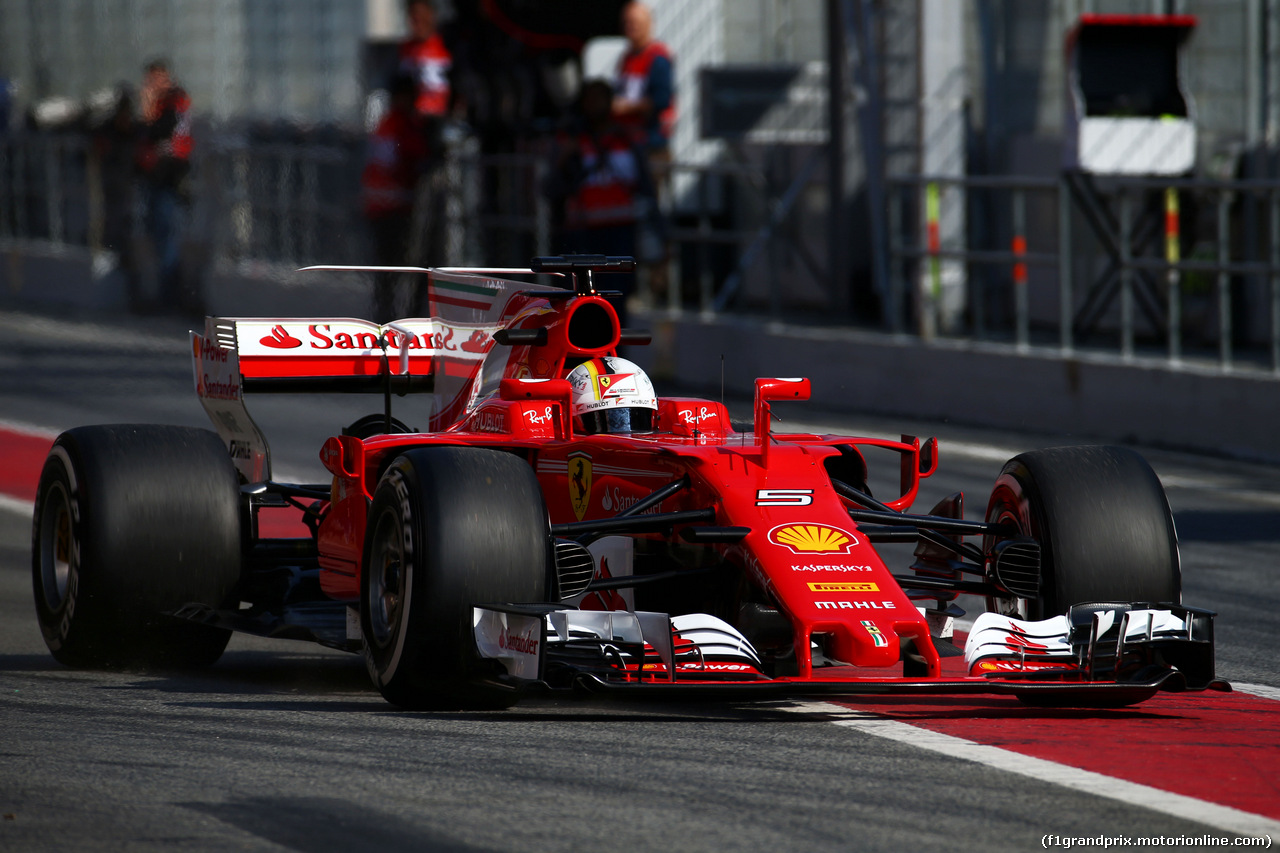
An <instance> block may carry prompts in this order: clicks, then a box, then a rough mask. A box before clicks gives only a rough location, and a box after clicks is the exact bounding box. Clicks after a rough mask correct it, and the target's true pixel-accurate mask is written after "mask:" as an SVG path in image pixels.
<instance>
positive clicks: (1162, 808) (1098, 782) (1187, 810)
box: [787, 702, 1280, 837]
mask: <svg viewBox="0 0 1280 853" xmlns="http://www.w3.org/2000/svg"><path fill="white" fill-rule="evenodd" d="M787 710H792V711H796V712H799V713H804V714H822V715H824V716H837V717H839V718H840V719H836V720H832V721H831V722H832V723H834V724H835V725H837V726H843V727H845V728H850V729H854V730H856V731H859V732H862V733H863V734H868V735H874V736H875V737H882V738H887V739H889V740H895V741H898V742H899V743H905V744H908V745H910V746H914V747H918V748H920V749H927V750H929V751H931V752H937V753H940V754H942V755H946V756H949V757H951V758H960V759H964V760H966V761H974V762H977V763H978V764H982V765H985V766H987V767H991V768H994V769H996V770H1003V771H1005V772H1007V773H1017V774H1019V775H1021V776H1028V777H1030V778H1032V779H1037V780H1039V781H1042V782H1050V783H1052V784H1054V785H1062V786H1063V787H1065V788H1071V789H1073V790H1076V791H1082V792H1084V793H1086V794H1095V795H1097V796H1100V797H1107V798H1108V799H1112V800H1117V801H1119V802H1122V803H1125V804H1127V805H1134V806H1141V807H1143V808H1146V809H1151V810H1152V811H1157V812H1161V813H1163V814H1167V815H1171V816H1173V817H1177V818H1184V819H1186V820H1193V821H1196V822H1197V823H1203V824H1205V825H1207V826H1212V827H1215V828H1217V829H1222V830H1226V831H1227V832H1235V833H1239V834H1240V835H1267V834H1270V835H1272V836H1273V837H1274V836H1276V835H1280V821H1277V820H1272V819H1271V818H1267V817H1264V816H1262V815H1256V814H1252V813H1250V812H1246V811H1241V810H1240V809H1233V808H1231V807H1230V806H1220V805H1218V804H1217V803H1210V802H1206V801H1205V800H1197V799H1196V798H1195V797H1187V796H1184V795H1182V794H1175V793H1172V792H1170V791H1162V790H1160V789H1159V788H1152V787H1150V786H1148V785H1141V784H1139V783H1137V782H1128V781H1125V780H1124V779H1116V778H1114V777H1111V776H1104V775H1102V774H1101V773H1094V772H1093V771H1091V770H1081V769H1080V768H1078V767H1071V766H1070V765H1067V764H1058V763H1057V762H1055V761H1049V760H1047V759H1044V758H1034V757H1032V756H1030V755H1023V754H1021V753H1018V752H1012V751H1010V750H1007V749H1001V748H1000V747H998V746H988V745H987V744H981V743H976V742H974V741H971V740H965V739H964V738H958V737H954V736H952V735H947V734H942V733H941V732H934V731H930V730H929V729H922V728H920V727H918V726H913V725H910V724H909V723H902V722H899V721H897V720H890V719H886V718H884V717H879V716H877V715H875V714H873V713H871V712H869V711H856V710H853V709H850V708H845V707H843V706H841V705H834V704H831V703H827V702H803V703H795V704H793V705H792V706H790V707H789V708H788V709H787Z"/></svg>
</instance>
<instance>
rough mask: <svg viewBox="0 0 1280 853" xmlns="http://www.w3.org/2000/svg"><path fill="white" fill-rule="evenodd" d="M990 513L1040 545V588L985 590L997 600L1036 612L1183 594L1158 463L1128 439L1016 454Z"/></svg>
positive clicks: (1006, 608)
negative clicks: (1000, 593)
mask: <svg viewBox="0 0 1280 853" xmlns="http://www.w3.org/2000/svg"><path fill="white" fill-rule="evenodd" d="M987 521H988V522H994V523H1002V524H1010V525H1012V526H1014V527H1016V528H1017V529H1018V531H1019V532H1020V533H1021V534H1022V535H1024V536H1030V537H1032V538H1034V539H1036V540H1037V541H1039V543H1040V548H1041V575H1040V595H1039V596H1038V597H1037V598H1036V599H1034V600H1032V599H994V600H988V607H989V608H990V609H993V610H997V611H1000V612H1004V613H1009V614H1011V615H1015V616H1021V617H1023V618H1027V619H1032V620H1038V619H1048V618H1051V617H1053V616H1058V615H1061V614H1063V613H1065V612H1066V611H1067V608H1069V607H1070V606H1071V605H1073V604H1079V603H1081V602H1086V601H1118V602H1129V601H1150V602H1174V603H1177V602H1180V601H1181V594H1182V575H1181V570H1180V568H1179V561H1178V536H1177V532H1176V531H1175V529H1174V523H1173V515H1172V513H1171V512H1170V511H1169V502H1168V500H1167V499H1166V497H1165V494H1164V488H1163V487H1162V486H1161V485H1160V480H1159V479H1158V478H1157V477H1156V474H1155V472H1154V471H1152V470H1151V466H1150V465H1149V464H1147V461H1146V460H1145V459H1143V458H1142V456H1140V455H1139V454H1137V453H1135V452H1134V451H1132V450H1129V449H1128V448H1124V447H1055V448H1049V449H1046V450H1035V451H1031V452H1029V453H1023V454H1020V455H1018V456H1015V457H1014V458H1013V459H1011V460H1009V462H1008V463H1007V464H1005V466H1004V470H1003V471H1001V473H1000V476H999V478H998V479H997V480H996V484H995V488H994V489H993V490H992V493H991V501H990V503H989V504H988V507H987ZM990 544H991V543H990V542H988V550H989V546H990Z"/></svg>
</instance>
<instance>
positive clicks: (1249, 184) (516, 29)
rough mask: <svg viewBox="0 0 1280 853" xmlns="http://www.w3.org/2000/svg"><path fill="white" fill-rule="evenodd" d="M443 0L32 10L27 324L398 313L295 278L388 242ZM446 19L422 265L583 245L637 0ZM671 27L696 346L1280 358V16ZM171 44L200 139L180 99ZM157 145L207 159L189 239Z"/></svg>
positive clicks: (664, 261)
mask: <svg viewBox="0 0 1280 853" xmlns="http://www.w3.org/2000/svg"><path fill="white" fill-rule="evenodd" d="M413 5H414V4H408V5H406V3H404V2H403V0H365V2H358V0H309V1H308V2H284V0H40V1H39V2H37V1H36V0H0V251H2V252H3V253H4V255H5V258H6V259H7V262H6V263H4V264H0V300H3V301H0V305H8V306H30V305H43V306H52V307H69V306H79V307H81V308H85V309H88V310H94V311H96V310H119V311H133V312H140V313H147V312H178V313H183V312H185V313H189V314H192V315H196V314H199V313H201V312H204V311H211V312H216V313H222V314H241V315H243V314H258V313H280V312H282V311H287V312H288V313H310V314H316V313H325V314H329V313H338V312H341V313H368V311H369V308H368V306H369V305H370V291H369V286H368V283H367V280H365V279H360V278H357V277H352V278H350V279H348V280H345V281H343V282H340V283H333V279H329V280H326V283H325V284H319V283H312V282H313V280H312V279H310V278H308V277H305V276H302V277H300V276H298V275H296V274H294V273H293V271H294V270H296V269H297V268H298V267H300V266H303V265H306V264H315V263H337V264H357V263H370V262H374V261H375V260H376V259H377V258H378V257H384V256H386V251H385V249H386V247H385V246H382V247H380V246H379V245H378V240H377V222H378V220H376V218H371V216H372V215H371V213H370V209H369V207H368V194H369V191H370V189H369V184H370V180H371V179H370V177H369V176H370V168H371V167H370V165H369V164H370V163H371V162H374V161H375V160H376V157H372V155H371V153H370V152H371V151H372V150H373V148H371V139H372V140H376V139H377V138H378V134H379V132H380V131H379V128H380V127H384V128H385V127H387V125H386V124H385V122H386V120H387V116H388V115H389V113H390V112H392V111H393V101H394V99H393V98H392V96H391V91H392V89H393V87H394V85H395V77H396V74H397V73H398V72H404V71H406V70H407V69H408V66H406V65H405V62H406V59H405V57H406V55H407V54H406V50H410V51H411V50H413V49H416V48H409V47H406V45H411V44H418V45H419V46H422V45H425V44H426V41H425V40H424V39H423V38H422V36H421V34H415V32H414V31H413V27H414V22H413V10H412V8H410V7H411V6H413ZM427 5H428V6H429V7H430V9H431V14H432V17H433V21H432V24H433V27H434V32H433V35H432V38H438V39H439V41H438V42H432V43H433V44H442V45H443V49H444V51H445V52H444V54H441V56H443V57H445V58H444V59H441V60H439V62H437V65H436V66H433V67H434V68H435V70H436V73H437V77H439V76H440V75H443V77H441V78H440V79H442V80H443V81H444V82H443V86H444V89H443V91H444V92H445V96H444V97H445V101H443V102H442V103H443V106H439V105H437V107H435V108H433V110H428V111H427V112H430V113H431V114H430V115H427V114H426V113H423V112H422V108H421V102H419V112H420V113H422V115H421V116H420V118H421V117H425V125H426V129H425V130H424V131H423V133H424V134H425V138H426V139H427V140H428V142H427V153H425V154H424V155H423V162H422V163H420V164H418V166H417V167H416V171H414V172H413V180H414V181H415V182H416V184H414V185H413V193H412V194H413V204H412V207H411V208H404V210H405V211H406V212H405V213H404V217H405V227H406V228H407V229H408V231H409V234H408V237H407V238H406V239H407V243H406V245H405V246H404V247H403V249H404V252H405V258H406V260H408V261H413V262H417V263H427V264H432V265H475V264H483V265H498V266H506V265H523V264H525V263H526V262H527V260H528V259H529V258H530V257H531V256H533V255H537V254H547V253H553V252H558V251H561V250H563V249H564V248H566V237H565V235H566V234H567V233H571V227H572V223H571V221H570V220H571V219H572V215H573V213H572V211H573V205H574V204H575V201H574V198H575V197H574V195H573V193H574V192H576V191H577V190H576V189H575V187H576V185H574V184H571V185H570V186H569V187H568V188H567V189H566V188H565V187H564V186H561V184H562V183H563V181H562V180H560V179H561V178H563V175H564V174H565V163H566V159H565V158H566V153H565V151H566V149H565V146H566V145H568V146H570V147H572V146H574V145H579V144H585V143H581V139H584V138H586V137H585V136H579V135H578V134H579V133H580V132H581V133H586V132H585V131H583V128H584V127H585V126H586V125H584V124H583V121H582V120H583V116H582V115H581V114H580V110H579V100H578V96H579V93H580V91H581V87H582V84H583V82H584V81H585V80H592V79H603V80H606V81H609V82H610V83H612V84H613V86H614V89H615V95H619V96H621V95H623V94H625V88H626V86H627V85H629V84H628V83H627V80H626V79H624V78H625V77H626V75H627V69H626V68H624V67H622V65H620V63H623V62H625V56H626V55H628V53H629V52H634V51H635V50H636V49H637V45H638V42H637V40H636V39H635V34H634V32H630V31H628V30H627V29H626V27H625V26H624V23H623V18H624V17H625V14H626V12H627V9H628V8H630V7H631V5H632V4H628V3H624V2H620V0H556V2H550V1H549V0H548V2H534V0H438V2H435V3H431V4H427ZM645 10H646V13H647V18H648V23H649V26H650V32H649V33H648V38H649V40H650V41H652V42H657V43H659V44H660V45H662V49H663V51H664V55H665V56H666V58H667V60H668V62H669V68H670V87H671V89H672V91H673V98H672V99H671V101H670V104H667V106H668V108H669V112H668V113H664V115H663V116H662V118H663V119H664V124H663V125H662V128H661V132H662V138H661V140H660V141H659V142H660V144H658V145H656V146H655V145H652V144H650V142H651V140H645V139H643V138H638V139H637V141H636V158H637V159H636V162H637V163H639V164H641V165H640V169H641V171H642V172H644V173H646V174H645V176H644V180H643V181H642V183H641V184H638V185H637V186H638V187H640V188H639V189H635V188H634V187H633V190H634V192H635V197H634V198H633V199H632V201H634V202H635V205H634V207H635V210H634V216H633V218H632V219H631V220H627V222H628V224H629V227H630V228H631V229H633V232H634V233H629V234H628V236H629V237H630V238H631V239H633V240H634V242H633V243H632V245H633V247H634V251H635V253H636V254H638V255H640V256H641V258H642V261H643V262H642V264H641V270H640V272H639V274H638V276H637V281H636V282H635V287H634V290H633V291H632V292H631V297H630V305H631V307H632V308H633V310H636V311H641V312H647V316H648V317H649V318H650V319H651V320H652V321H654V322H657V321H662V322H664V323H666V324H667V327H668V332H669V335H676V334H678V329H679V328H680V324H681V323H700V324H706V323H709V322H713V321H716V320H720V319H726V320H732V319H733V318H756V319H759V320H761V321H762V322H764V321H768V322H773V323H778V322H786V323H788V324H793V325H795V326H797V327H803V328H809V327H818V328H840V329H846V328H856V329H860V330H864V331H866V332H870V333H877V334H884V335H888V336H892V339H893V340H895V341H901V340H903V339H904V337H903V336H906V338H905V339H908V340H918V341H920V342H924V343H928V342H933V341H939V340H943V341H960V342H966V343H970V344H983V345H985V344H990V345H991V346H993V347H997V348H999V347H1005V348H1006V349H1004V350H1000V352H1005V353H1008V354H1009V355H1010V356H1011V357H1012V356H1017V355H1019V354H1023V355H1025V354H1027V353H1040V354H1042V355H1044V354H1047V355H1050V356H1056V357H1062V358H1076V357H1078V356H1079V355H1080V354H1081V353H1094V354H1096V355H1097V357H1098V358H1100V359H1103V360H1104V361H1108V362H1113V363H1117V364H1129V363H1134V360H1135V359H1136V360H1138V361H1139V362H1142V363H1144V364H1156V365H1158V366H1161V367H1162V368H1165V369H1170V370H1174V371H1178V370H1185V368H1186V365H1188V364H1192V365H1201V366H1203V367H1204V368H1205V369H1207V370H1210V371H1218V372H1219V373H1220V374H1225V373H1231V374H1232V375H1241V374H1247V375H1250V376H1253V377H1257V378H1262V379H1265V380H1270V381H1271V384H1270V385H1269V386H1268V387H1272V386H1273V385H1274V379H1275V377H1276V376H1277V375H1280V180H1278V178H1280V175H1278V174H1277V170H1278V169H1280V164H1277V160H1276V156H1275V155H1276V148H1277V134H1278V131H1280V0H1128V2H1124V0H1110V2H1104V0H1018V2H1014V0H963V2H960V0H909V2H887V0H652V2H650V3H648V4H645ZM415 39H416V40H417V41H416V42H415ZM424 49H425V48H424ZM428 52H429V51H428ZM423 55H424V56H425V55H426V54H423ZM157 59H158V60H161V61H162V64H163V65H164V66H165V69H166V71H167V72H168V73H169V75H170V78H169V79H170V85H171V86H173V87H175V90H176V87H180V88H181V92H182V93H183V94H184V96H185V97H186V98H187V99H188V105H187V108H186V109H185V110H180V111H179V112H180V114H181V117H182V121H181V122H180V125H179V128H178V130H177V131H174V129H173V128H172V127H169V128H165V127H160V128H159V130H157V129H156V128H157V127H158V125H157V124H156V123H155V122H154V121H153V120H151V119H149V118H148V117H147V116H146V115H145V114H144V113H145V108H146V107H147V104H146V103H143V102H144V101H145V99H146V97H147V96H146V86H147V79H146V77H147V73H148V72H146V71H145V70H144V66H148V64H149V63H151V62H152V61H153V60H157ZM432 61H435V60H432ZM423 62H427V60H423ZM441 63H443V64H441ZM426 68H427V65H420V67H415V69H414V70H415V73H416V71H418V70H422V69H426ZM633 70H634V69H633ZM422 73H423V74H424V75H425V74H427V72H426V71H423V72H422ZM424 81H425V82H424ZM437 82H439V80H437ZM428 83H429V80H428V78H427V76H423V77H422V78H421V79H420V80H419V84H420V85H427V84H428ZM663 104H666V102H665V101H664V102H663ZM651 106H652V105H651ZM661 106H662V104H660V105H659V107H661ZM153 111H154V105H153ZM659 111H660V110H659ZM619 116H620V114H618V113H617V110H616V102H615V118H618V120H619V121H621V120H622V119H621V118H619ZM651 118H653V117H652V116H651ZM655 120H656V119H655ZM575 121H577V122H578V123H577V124H575ZM166 132H167V133H168V135H165V134H166ZM175 132H176V133H177V134H178V135H174V133H175ZM181 134H187V136H181ZM140 140H141V141H140ZM594 141H595V142H596V143H599V141H600V140H599V139H598V138H594ZM148 145H150V146H153V148H154V147H155V146H159V147H158V148H157V149H156V150H159V151H160V157H161V158H162V159H163V157H164V156H165V152H166V151H169V148H166V146H169V147H170V148H175V146H176V148H185V149H187V151H186V155H185V156H184V157H182V158H181V160H182V162H181V163H180V166H181V170H180V173H181V174H180V179H179V180H177V181H175V182H174V186H173V187H172V188H171V189H172V190H173V191H174V205H175V209H176V210H177V213H175V214H174V217H175V218H174V220H173V221H174V222H175V223H178V224H176V225H174V227H173V228H172V229H170V230H169V231H167V232H166V231H165V230H164V229H163V228H160V229H157V228H156V221H157V219H156V209H157V208H155V207H154V205H155V203H156V193H155V189H154V187H155V185H156V184H157V178H156V176H155V174H154V173H153V172H148V171H147V167H146V164H145V163H142V162H141V161H143V160H146V156H147V155H146V154H144V155H142V157H141V158H140V157H139V154H138V148H139V146H142V147H143V149H146V146H148ZM597 147H599V146H597ZM176 148H175V150H176ZM152 153H153V154H154V153H155V152H154V151H152ZM580 154H581V152H579V151H578V150H577V149H574V155H573V156H575V157H577V156H580ZM573 162H575V163H577V162H578V161H577V160H574V161H573ZM580 171H581V169H580ZM588 172H589V173H590V170H589V169H588ZM578 177H579V178H580V177H581V176H580V175H579V176H578ZM161 200H163V199H161ZM629 203H630V202H629ZM566 211H568V212H566ZM161 225H163V223H161ZM371 225H373V226H374V227H372V228H371ZM175 233H176V234H177V236H176V237H175V236H174V234H175ZM581 243H585V245H582V244H581ZM172 244H176V245H177V248H176V249H173V248H172ZM610 245H613V244H610ZM570 248H585V249H588V250H590V249H592V248H593V246H592V244H591V240H590V239H589V238H588V239H586V240H585V241H580V244H579V245H574V246H571V247H570ZM173 252H176V255H177V260H176V261H171V260H167V255H168V254H171V253H173ZM167 276H171V277H173V280H169V279H168V278H166V277H167ZM673 328H674V329H677V331H676V332H671V331H670V329H673ZM659 344H660V345H661V344H662V340H660V341H659ZM673 352H674V351H673ZM669 355H670V353H669ZM677 356H678V353H677V354H675V355H671V357H672V358H676V357H677ZM659 360H660V361H661V351H660V353H659ZM1144 360H1145V361H1144ZM667 369H668V370H671V369H679V365H678V364H677V365H676V366H675V367H674V368H673V367H672V365H671V364H670V363H668V365H667ZM1268 393H1271V392H1270V391H1268Z"/></svg>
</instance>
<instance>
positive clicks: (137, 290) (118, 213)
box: [92, 83, 145, 309]
mask: <svg viewBox="0 0 1280 853" xmlns="http://www.w3.org/2000/svg"><path fill="white" fill-rule="evenodd" d="M137 148H138V121H137V118H136V116H135V115H134V95H133V91H132V89H131V88H130V87H129V86H128V85H127V84H123V83H122V84H121V85H120V86H119V88H118V89H117V90H116V102H115V106H114V108H113V109H112V110H111V113H110V115H108V116H107V118H106V120H105V121H103V122H102V123H101V124H99V125H98V126H97V127H95V128H94V129H93V149H92V150H93V156H94V158H95V161H96V164H97V174H98V180H99V183H100V185H101V187H102V234H101V240H102V248H104V249H106V250H108V251H111V252H114V253H115V255H116V265H117V268H118V269H119V270H120V271H121V272H122V273H123V274H124V278H125V285H126V287H127V290H128V294H129V304H130V305H131V306H133V307H134V308H135V309H137V308H143V307H145V306H144V303H143V298H142V291H141V286H140V284H139V282H138V275H137V264H136V263H135V260H134V251H133V250H134V198H135V189H134V184H135V181H136V177H135V174H134V169H135V166H136V163H135V161H136V159H137V156H138V150H137Z"/></svg>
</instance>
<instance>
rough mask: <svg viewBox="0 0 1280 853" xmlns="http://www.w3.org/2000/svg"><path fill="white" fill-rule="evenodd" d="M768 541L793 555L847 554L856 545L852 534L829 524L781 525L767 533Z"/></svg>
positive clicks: (856, 542)
mask: <svg viewBox="0 0 1280 853" xmlns="http://www.w3.org/2000/svg"><path fill="white" fill-rule="evenodd" d="M769 541H770V542H772V543H773V544H775V545H781V546H783V547H784V548H789V549H790V550H791V553H793V554H848V553H849V552H850V551H852V550H853V546H854V545H857V544H858V540H857V538H856V537H855V536H854V535H853V534H852V533H850V532H848V531H847V530H841V529H840V528H839V527H832V526H831V525H829V524H781V525H779V526H777V527H775V528H773V529H772V530H770V531H769Z"/></svg>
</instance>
